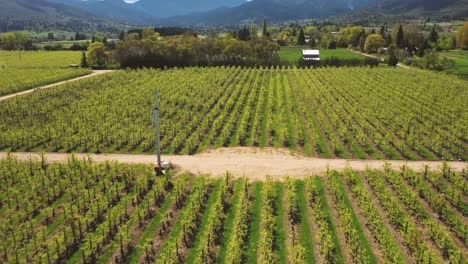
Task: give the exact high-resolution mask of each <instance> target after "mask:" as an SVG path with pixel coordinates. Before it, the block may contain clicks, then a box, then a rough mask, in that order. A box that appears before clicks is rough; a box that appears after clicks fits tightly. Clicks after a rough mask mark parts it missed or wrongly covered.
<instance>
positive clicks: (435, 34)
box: [427, 24, 439, 43]
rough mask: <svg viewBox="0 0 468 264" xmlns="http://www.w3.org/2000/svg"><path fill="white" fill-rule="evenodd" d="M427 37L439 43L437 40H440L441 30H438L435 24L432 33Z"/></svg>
mask: <svg viewBox="0 0 468 264" xmlns="http://www.w3.org/2000/svg"><path fill="white" fill-rule="evenodd" d="M427 39H428V40H429V41H430V42H432V43H437V40H439V32H437V28H436V25H435V24H434V26H432V29H431V33H429V36H428V37H427Z"/></svg>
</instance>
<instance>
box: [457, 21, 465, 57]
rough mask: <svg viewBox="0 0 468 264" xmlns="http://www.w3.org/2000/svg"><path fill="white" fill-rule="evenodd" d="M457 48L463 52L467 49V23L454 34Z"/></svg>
mask: <svg viewBox="0 0 468 264" xmlns="http://www.w3.org/2000/svg"><path fill="white" fill-rule="evenodd" d="M456 36H457V47H458V48H460V49H463V50H467V49H468V22H465V23H464V24H463V26H461V27H460V28H459V29H458V30H457V33H456Z"/></svg>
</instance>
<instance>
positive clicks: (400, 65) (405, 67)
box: [349, 49, 411, 69]
mask: <svg viewBox="0 0 468 264" xmlns="http://www.w3.org/2000/svg"><path fill="white" fill-rule="evenodd" d="M349 51H351V52H354V53H357V54H361V55H363V56H366V57H369V58H374V59H378V60H379V61H382V62H383V61H384V59H383V58H380V57H377V56H374V55H370V54H367V53H364V52H359V51H356V50H352V49H349ZM397 66H398V67H401V68H403V69H411V68H410V67H409V66H406V65H404V64H401V63H398V64H397Z"/></svg>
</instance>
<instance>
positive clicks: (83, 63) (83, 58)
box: [80, 51, 88, 68]
mask: <svg viewBox="0 0 468 264" xmlns="http://www.w3.org/2000/svg"><path fill="white" fill-rule="evenodd" d="M80 66H81V68H88V60H87V59H86V53H85V52H84V51H83V53H82V55H81V63H80Z"/></svg>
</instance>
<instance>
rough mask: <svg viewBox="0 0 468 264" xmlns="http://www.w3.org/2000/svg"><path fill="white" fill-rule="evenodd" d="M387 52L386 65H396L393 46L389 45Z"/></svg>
mask: <svg viewBox="0 0 468 264" xmlns="http://www.w3.org/2000/svg"><path fill="white" fill-rule="evenodd" d="M387 52H388V59H387V63H388V66H391V67H396V66H397V65H398V57H397V56H396V54H395V52H396V50H395V48H394V47H390V48H389V49H388V51H387Z"/></svg>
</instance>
